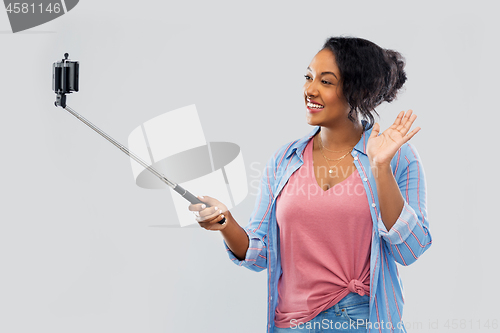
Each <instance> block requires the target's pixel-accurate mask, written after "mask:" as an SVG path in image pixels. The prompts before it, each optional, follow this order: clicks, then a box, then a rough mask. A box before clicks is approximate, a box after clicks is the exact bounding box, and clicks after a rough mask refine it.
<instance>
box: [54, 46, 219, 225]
mask: <svg viewBox="0 0 500 333" xmlns="http://www.w3.org/2000/svg"><path fill="white" fill-rule="evenodd" d="M68 56H69V54H68V53H65V54H64V58H65V59H62V61H58V62H55V63H54V64H53V66H52V90H54V92H55V93H56V101H55V102H54V104H55V106H56V107H57V106H60V107H62V108H63V109H65V110H66V111H68V112H69V113H71V114H72V115H73V116H75V117H76V118H78V119H79V120H81V121H82V122H83V123H85V124H86V125H87V126H89V127H90V128H92V129H93V130H94V131H96V132H97V133H99V134H100V135H101V136H103V137H104V138H105V139H107V140H108V141H109V142H111V143H112V144H114V145H115V146H116V147H118V148H120V150H121V151H123V152H124V153H125V154H127V155H128V156H130V157H131V158H133V159H134V160H135V161H136V162H137V163H139V164H140V165H142V166H143V167H145V168H146V169H148V170H149V171H150V172H151V173H152V174H154V175H155V176H156V177H158V178H160V180H161V181H162V182H164V183H165V184H167V185H168V186H170V187H171V188H172V189H173V190H174V191H176V192H177V193H179V194H180V195H181V196H182V197H183V198H184V199H186V200H188V201H189V202H191V203H192V204H199V203H203V202H202V201H200V200H199V199H198V198H197V197H196V196H194V195H193V194H192V193H191V192H189V191H187V190H185V189H184V188H182V186H180V185H179V184H176V183H174V182H173V181H171V180H169V179H167V177H165V176H164V175H163V174H161V173H160V172H158V171H157V170H156V169H155V168H153V167H152V166H150V165H148V164H147V163H146V162H144V161H143V160H142V159H141V158H140V157H139V156H137V155H136V154H134V153H133V152H131V151H130V150H128V148H127V147H125V146H124V145H122V144H120V143H119V142H118V141H116V140H115V139H113V138H112V137H110V136H109V135H107V134H106V133H104V132H103V131H102V130H100V129H99V128H98V127H97V126H95V125H94V124H92V123H91V122H90V121H88V120H87V119H85V118H84V117H82V116H81V115H80V114H78V113H77V112H76V111H75V110H73V109H72V108H70V107H69V106H67V105H66V94H70V93H72V92H73V91H75V92H77V91H78V75H79V63H78V61H74V60H69V59H68ZM207 207H210V206H209V205H208V204H207ZM225 221H226V218H223V219H222V220H221V221H219V222H218V223H220V224H223V223H224V222H225Z"/></svg>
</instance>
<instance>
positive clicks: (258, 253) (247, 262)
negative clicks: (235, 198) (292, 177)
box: [224, 155, 276, 272]
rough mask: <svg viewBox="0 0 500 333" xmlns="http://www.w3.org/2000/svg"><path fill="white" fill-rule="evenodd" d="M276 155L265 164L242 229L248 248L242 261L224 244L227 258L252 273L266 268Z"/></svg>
mask: <svg viewBox="0 0 500 333" xmlns="http://www.w3.org/2000/svg"><path fill="white" fill-rule="evenodd" d="M275 161H276V155H274V156H273V157H272V158H271V159H270V160H269V161H268V163H267V165H266V168H265V170H264V172H263V175H262V177H261V181H260V187H259V193H258V196H257V200H256V201H255V206H254V210H253V212H252V215H251V217H250V221H249V222H248V224H247V226H246V227H245V228H244V230H245V232H246V233H247V236H248V240H249V246H248V250H247V252H246V255H245V259H244V260H239V259H238V258H236V256H235V255H234V254H233V252H232V251H231V250H230V249H229V247H228V246H227V244H226V242H225V241H224V246H225V247H226V251H227V253H228V255H229V258H230V259H231V260H232V261H233V262H234V263H235V264H237V265H239V266H243V267H246V268H248V269H250V270H252V271H256V272H259V271H262V270H264V269H266V268H267V253H268V251H267V242H266V241H267V239H266V237H267V228H268V225H269V219H270V215H271V209H272V202H273V199H274V197H273V188H274V182H275V180H276V172H275Z"/></svg>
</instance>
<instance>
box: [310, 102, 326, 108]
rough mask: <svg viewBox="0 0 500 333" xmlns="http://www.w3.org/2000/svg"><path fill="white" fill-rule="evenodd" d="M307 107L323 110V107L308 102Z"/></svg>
mask: <svg viewBox="0 0 500 333" xmlns="http://www.w3.org/2000/svg"><path fill="white" fill-rule="evenodd" d="M307 106H308V107H310V108H312V109H322V108H323V106H321V105H319V104H314V103H311V102H307Z"/></svg>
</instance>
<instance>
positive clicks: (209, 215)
mask: <svg viewBox="0 0 500 333" xmlns="http://www.w3.org/2000/svg"><path fill="white" fill-rule="evenodd" d="M219 214H222V209H220V208H219V207H217V206H214V207H208V208H206V209H204V210H202V211H201V212H200V216H199V217H197V218H196V220H197V221H198V222H202V221H205V220H211V219H213V218H215V217H217V215H219Z"/></svg>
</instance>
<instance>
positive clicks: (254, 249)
mask: <svg viewBox="0 0 500 333" xmlns="http://www.w3.org/2000/svg"><path fill="white" fill-rule="evenodd" d="M244 230H245V232H246V234H247V236H248V240H249V243H248V250H247V253H246V254H245V259H244V260H239V259H238V258H236V256H235V255H234V253H233V252H232V251H231V249H229V247H228V246H227V244H226V241H225V240H224V241H223V242H224V246H225V247H226V251H227V254H228V255H229V259H231V261H232V262H234V263H235V264H236V265H238V266H250V265H253V264H255V261H257V257H258V255H259V254H260V253H261V251H262V247H263V244H262V241H261V240H260V238H258V237H257V236H256V235H255V234H254V233H253V232H251V231H249V230H247V229H244Z"/></svg>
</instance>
